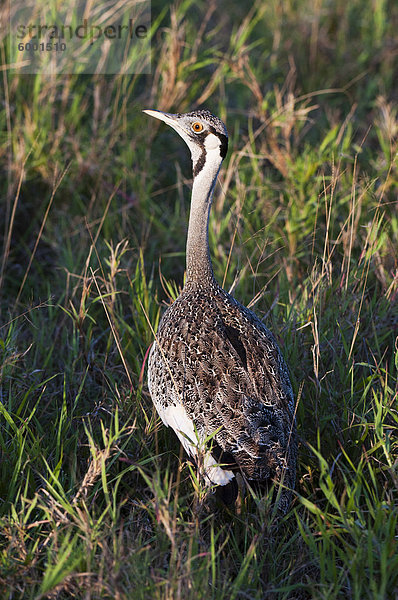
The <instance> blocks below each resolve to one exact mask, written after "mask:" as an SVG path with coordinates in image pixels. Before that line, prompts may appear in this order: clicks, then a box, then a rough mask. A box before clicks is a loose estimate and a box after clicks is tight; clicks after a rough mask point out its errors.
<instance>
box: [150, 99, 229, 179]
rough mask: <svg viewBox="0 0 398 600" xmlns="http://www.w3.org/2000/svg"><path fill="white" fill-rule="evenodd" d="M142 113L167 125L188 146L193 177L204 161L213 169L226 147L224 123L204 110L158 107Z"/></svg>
mask: <svg viewBox="0 0 398 600" xmlns="http://www.w3.org/2000/svg"><path fill="white" fill-rule="evenodd" d="M144 113H146V114H147V115H150V116H151V117H155V119H160V120H161V121H164V122H165V123H167V125H170V127H172V128H173V129H175V130H176V132H177V133H178V134H179V135H180V136H181V137H182V139H183V140H184V141H185V142H186V144H187V145H188V147H189V149H190V151H191V156H192V164H193V174H194V177H195V176H196V175H198V174H199V173H200V171H201V170H202V169H203V167H204V166H205V163H208V162H209V161H211V162H212V163H214V164H215V165H216V166H217V165H218V166H217V168H218V167H219V165H220V164H221V161H222V160H223V159H224V158H225V156H226V154H227V150H228V134H227V129H226V127H225V125H224V123H223V122H222V121H221V119H219V118H218V117H215V116H214V115H212V114H211V112H209V111H208V110H195V111H193V112H189V113H177V114H171V113H165V112H161V111H160V110H144Z"/></svg>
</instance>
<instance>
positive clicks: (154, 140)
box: [0, 0, 398, 600]
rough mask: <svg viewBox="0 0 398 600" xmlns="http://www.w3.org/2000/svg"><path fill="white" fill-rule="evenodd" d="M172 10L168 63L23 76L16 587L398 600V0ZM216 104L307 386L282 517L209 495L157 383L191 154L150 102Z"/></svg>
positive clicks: (13, 209) (223, 219)
mask: <svg viewBox="0 0 398 600" xmlns="http://www.w3.org/2000/svg"><path fill="white" fill-rule="evenodd" d="M152 9H153V10H152V21H153V31H152V35H153V40H152V53H153V56H152V65H153V73H152V75H151V76H144V75H141V76H133V77H127V76H121V75H115V76H103V77H101V76H84V75H79V76H69V77H55V78H52V79H50V78H45V77H42V76H40V75H31V76H27V75H25V76H22V75H20V74H18V72H13V71H11V70H10V71H8V70H7V69H6V70H3V72H2V92H1V93H2V102H1V105H0V116H1V134H0V135H1V138H0V159H1V162H2V167H1V168H2V172H3V177H2V179H1V183H0V186H1V206H2V214H3V215H4V217H3V219H2V223H3V224H4V225H2V230H1V236H2V256H1V260H0V269H1V272H0V273H1V282H0V293H1V301H0V309H1V315H0V393H1V397H0V400H1V402H0V412H1V414H0V453H1V461H0V498H1V505H0V526H1V529H0V595H1V597H2V598H7V599H10V600H11V599H12V600H15V599H19V598H24V599H25V598H26V599H35V600H39V599H44V598H49V599H51V598H59V599H62V598H79V599H80V598H81V599H85V600H86V599H90V600H91V599H92V600H94V599H96V598H112V599H117V600H119V599H121V600H122V599H127V598H131V597H133V596H134V598H137V599H139V598H142V599H148V598H159V599H171V598H173V599H174V598H176V599H177V598H183V599H184V600H189V599H190V598H192V599H193V598H195V599H201V598H206V599H209V598H212V599H213V598H214V599H217V600H219V599H227V598H228V599H242V600H243V599H246V598H250V599H252V598H253V599H264V598H267V599H268V598H269V599H289V600H293V599H296V598H297V599H301V598H315V599H319V600H320V599H334V598H336V599H347V598H350V599H351V598H352V599H355V600H364V599H378V600H384V599H396V597H397V590H398V575H397V574H398V537H397V536H398V527H397V518H398V491H397V490H398V444H397V440H398V436H397V431H398V412H397V409H398V400H397V367H398V345H397V324H398V311H397V293H398V264H397V247H398V219H397V214H398V213H397V205H396V204H397V188H398V173H397V162H396V152H397V137H398V115H397V107H396V105H395V104H394V101H393V99H394V97H395V98H396V93H397V81H398V77H397V64H396V31H397V26H398V12H397V8H396V5H395V3H394V2H392V1H389V0H375V1H374V2H367V1H366V0H352V2H350V3H343V2H335V3H329V2H326V1H325V0H313V1H312V0H298V1H297V2H287V1H286V2H283V3H279V2H267V3H261V2H257V3H254V4H253V5H250V7H249V6H246V5H245V4H244V3H238V2H232V3H231V2H230V3H226V2H221V3H215V2H210V3H204V2H199V1H198V2H193V1H183V2H180V3H178V4H177V5H175V6H170V7H169V8H167V10H166V9H162V7H161V6H160V5H159V4H158V3H157V2H156V1H154V2H153V6H152ZM2 35H3V38H2V39H1V44H2V46H1V48H2V50H1V51H2V57H3V63H5V64H7V60H8V59H7V44H6V38H4V35H5V34H4V30H3V34H2ZM203 105H204V106H206V107H208V108H210V109H211V110H212V111H213V112H214V113H215V114H218V115H220V116H221V117H222V118H223V119H225V120H226V121H227V125H228V130H229V133H230V151H229V154H228V156H227V159H226V161H225V163H224V166H223V169H222V172H221V174H220V178H219V181H220V183H219V185H217V188H216V192H215V198H214V203H213V210H212V215H211V221H210V243H211V249H212V256H213V262H214V268H215V272H216V276H217V278H218V280H219V281H220V282H224V286H225V288H226V289H230V288H233V290H234V293H235V295H236V297H237V298H238V299H239V300H241V301H242V302H244V303H245V304H247V305H250V306H252V307H253V308H254V310H255V311H256V312H257V313H258V314H259V315H260V316H261V317H264V319H265V320H266V322H267V323H268V325H269V327H270V328H271V329H272V330H273V331H274V332H275V334H276V336H277V338H278V340H279V341H280V344H281V347H282V350H283V353H284V355H285V357H286V359H287V362H288V363H289V365H290V370H291V378H292V383H293V387H294V390H295V393H296V396H297V399H298V400H297V421H298V430H299V438H300V454H299V466H298V477H297V488H296V494H295V498H294V502H293V503H292V506H291V509H290V510H289V513H288V514H287V515H286V516H285V517H283V518H280V517H278V515H276V514H275V512H274V510H273V507H272V506H271V505H270V501H269V499H268V498H264V499H262V500H259V499H256V498H252V497H250V496H249V497H248V498H246V499H245V500H243V501H241V502H240V504H239V505H238V506H237V507H236V509H235V510H234V511H232V512H230V511H225V510H221V509H220V507H218V506H217V505H215V504H214V502H212V500H211V499H208V500H205V499H204V498H203V489H201V484H200V482H198V481H197V479H196V473H195V472H194V471H193V470H192V468H191V467H190V466H189V464H187V462H186V460H185V457H184V455H183V453H182V451H181V448H180V445H179V443H178V441H177V439H175V437H173V435H171V434H170V431H167V430H165V428H163V427H162V426H161V425H160V423H159V420H158V418H157V416H156V414H155V412H154V409H153V408H152V404H151V400H150V397H149V395H148V389H147V385H146V375H145V358H146V356H147V351H148V347H149V345H150V343H151V341H152V339H153V330H156V327H157V324H158V321H159V318H160V316H161V312H162V310H163V309H164V305H165V303H166V304H167V303H170V302H171V301H172V300H173V299H174V298H175V297H176V295H177V294H178V290H179V289H180V288H181V286H182V283H183V277H184V240H185V235H186V224H187V217H188V210H189V208H188V206H189V205H188V198H189V189H190V182H191V171H190V164H189V157H188V151H187V149H186V148H185V147H184V145H183V144H182V142H181V140H180V139H178V138H177V136H174V134H173V133H172V132H171V131H169V130H167V128H166V127H162V126H161V127H158V126H157V125H156V124H155V123H152V122H148V121H149V120H148V121H147V117H146V116H145V115H143V114H142V113H141V109H142V108H158V109H161V110H162V109H163V110H168V111H184V110H189V109H190V108H191V107H194V106H203Z"/></svg>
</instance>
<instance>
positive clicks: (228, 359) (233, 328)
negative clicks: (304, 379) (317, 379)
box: [148, 111, 297, 511]
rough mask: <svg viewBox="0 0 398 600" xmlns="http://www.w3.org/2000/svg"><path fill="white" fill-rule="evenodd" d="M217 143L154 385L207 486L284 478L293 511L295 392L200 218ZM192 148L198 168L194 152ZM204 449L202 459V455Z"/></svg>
mask: <svg viewBox="0 0 398 600" xmlns="http://www.w3.org/2000/svg"><path fill="white" fill-rule="evenodd" d="M148 112H149V111H148ZM150 114H152V111H150ZM161 114H162V113H161ZM152 116H157V115H154V114H152ZM167 117H168V118H169V117H170V118H171V117H173V118H175V119H177V120H178V119H181V118H183V119H185V120H184V126H185V123H186V117H192V118H198V119H200V120H201V122H202V123H204V124H206V127H207V128H208V129H206V131H208V132H209V133H208V134H207V133H206V131H205V132H204V133H205V136H206V135H217V133H219V134H221V135H226V129H225V126H224V124H223V123H222V122H221V121H220V120H219V119H217V117H214V116H213V115H211V113H208V111H197V112H194V113H188V114H187V115H170V116H169V115H167ZM158 118H161V117H158ZM163 120H166V119H163ZM166 122H168V121H167V120H166ZM188 123H190V121H189V119H188ZM169 124H170V123H169ZM220 124H221V125H220ZM172 126H173V125H172ZM175 129H177V127H175ZM177 131H179V130H178V129H177ZM184 139H185V138H184ZM203 139H205V138H203ZM187 143H188V145H189V146H190V143H189V142H187ZM192 143H196V138H195V139H194V141H193V142H192ZM198 144H199V145H200V146H201V152H200V153H197V155H196V156H197V160H199V159H200V157H201V155H202V154H203V152H204V151H206V147H205V144H204V142H203V143H199V141H198ZM213 145H214V146H215V145H216V142H215V141H214V144H208V145H207V146H208V147H210V148H211V151H209V152H208V153H206V156H207V158H208V157H209V156H210V158H209V160H208V161H206V164H205V165H204V168H203V175H200V177H202V179H201V180H200V182H199V183H200V189H198V185H197V184H198V181H197V179H199V178H198V177H197V178H196V180H195V182H194V190H193V196H192V205H191V211H192V212H193V213H194V216H192V214H191V220H190V226H189V228H190V231H189V234H188V246H187V274H188V277H187V283H186V285H185V287H184V289H183V291H182V293H181V294H180V296H179V297H178V298H177V300H176V301H175V302H174V303H173V304H172V305H171V306H170V307H169V308H168V309H167V310H166V312H165V313H164V315H163V317H162V319H161V322H160V324H159V328H158V331H157V333H156V341H155V342H154V344H153V347H152V349H151V353H150V357H149V365H148V384H149V390H150V393H151V396H152V399H153V402H154V404H155V407H156V409H157V411H158V413H159V415H160V416H161V418H162V419H163V421H164V423H165V424H166V425H171V426H172V427H173V428H174V430H175V431H176V433H177V435H178V437H179V439H180V441H181V442H182V443H183V445H184V447H185V450H186V451H187V452H188V453H189V454H190V455H191V456H193V457H194V458H196V459H197V462H199V463H200V462H201V465H202V474H203V476H204V477H205V479H206V480H207V481H208V482H210V483H218V484H220V485H222V486H224V485H225V486H227V485H228V486H230V484H233V483H234V481H235V476H234V473H235V472H236V471H237V470H239V471H240V472H241V474H242V475H243V477H244V478H245V479H246V480H247V481H248V482H249V483H250V484H253V483H255V482H258V483H260V484H265V485H267V484H270V483H273V482H276V483H278V482H281V483H282V484H283V487H282V490H281V493H280V496H279V508H280V509H282V510H283V511H285V510H286V509H287V507H288V505H289V502H290V495H291V492H290V491H289V489H288V488H290V489H291V488H293V487H294V483H295V471H296V452H297V445H296V430H295V418H294V397H293V392H292V387H291V384H290V380H289V375H288V371H287V367H286V364H285V362H284V360H283V358H282V355H281V352H280V350H279V348H278V345H277V343H276V341H275V338H274V337H273V335H272V333H271V332H270V331H268V329H267V328H266V327H265V326H264V325H263V323H262V322H261V321H260V320H259V319H258V317H257V316H256V315H255V314H254V313H253V312H252V311H251V310H249V309H247V308H245V307H244V306H242V305H241V304H240V303H239V302H238V301H237V300H235V299H234V298H233V297H232V296H231V295H229V294H228V293H227V292H225V291H224V290H223V289H222V288H221V287H220V286H219V285H218V283H217V282H216V280H215V278H214V275H213V271H212V268H211V261H210V256H209V252H208V236H207V221H206V223H205V229H206V231H205V232H204V233H203V231H201V230H202V229H203V227H201V226H198V221H199V223H200V220H204V219H205V218H208V211H209V210H210V200H211V194H212V190H213V187H214V181H215V178H216V176H217V172H218V168H219V165H220V164H221V161H222V158H223V156H222V152H221V145H222V138H221V139H220V150H219V158H217V152H216V151H215V150H214V152H213ZM191 152H192V156H193V163H194V164H193V167H194V170H195V160H194V156H195V154H194V151H193V150H192V148H191ZM212 152H213V154H212ZM209 161H211V162H213V161H214V162H215V163H216V164H215V166H214V165H209V164H207V163H208V162H209ZM217 161H219V162H217ZM195 184H196V189H195ZM202 188H206V189H203V190H202ZM202 191H203V193H202ZM200 206H202V209H201V208H200ZM202 213H203V215H202ZM195 214H196V217H195ZM195 219H196V220H195ZM202 225H203V224H202ZM194 229H195V231H193V230H194ZM196 229H198V230H199V231H198V232H196ZM204 245H205V246H206V248H203V247H202V246H204ZM174 415H175V418H174ZM179 427H181V429H179ZM187 432H188V433H187ZM192 437H195V438H196V439H192ZM209 437H210V438H211V439H210V440H208V438H209ZM188 438H189V439H188ZM205 440H207V441H206V442H204V441H205ZM203 446H204V448H203ZM201 454H202V458H203V456H204V458H203V460H202V461H200V460H198V456H199V455H201ZM235 485H236V484H235ZM285 488H287V489H285Z"/></svg>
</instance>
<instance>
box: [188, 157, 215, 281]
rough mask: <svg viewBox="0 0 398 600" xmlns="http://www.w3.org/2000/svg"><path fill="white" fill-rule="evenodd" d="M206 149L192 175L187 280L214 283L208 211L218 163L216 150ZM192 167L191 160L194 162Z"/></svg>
mask: <svg viewBox="0 0 398 600" xmlns="http://www.w3.org/2000/svg"><path fill="white" fill-rule="evenodd" d="M212 154H213V153H208V154H207V158H206V161H205V164H204V166H203V168H202V169H201V170H200V171H199V173H198V174H197V175H196V177H195V178H194V182H193V187H192V199H191V211H190V214H189V226H188V237H187V281H186V282H187V284H189V283H199V284H201V285H202V286H206V285H214V284H215V278H214V273H213V267H212V264H211V258H210V250H209V213H210V208H211V200H212V196H213V191H214V186H215V184H216V179H217V175H218V172H219V170H220V166H221V162H222V161H221V158H220V156H219V151H218V150H217V152H214V156H212ZM194 171H195V163H194Z"/></svg>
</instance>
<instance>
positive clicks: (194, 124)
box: [191, 121, 203, 133]
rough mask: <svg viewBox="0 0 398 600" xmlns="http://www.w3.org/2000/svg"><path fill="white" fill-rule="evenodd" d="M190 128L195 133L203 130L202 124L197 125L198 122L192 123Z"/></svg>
mask: <svg viewBox="0 0 398 600" xmlns="http://www.w3.org/2000/svg"><path fill="white" fill-rule="evenodd" d="M191 127H192V129H193V130H194V132H195V133H200V132H201V131H202V129H203V125H202V123H199V121H195V123H192V125H191Z"/></svg>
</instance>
